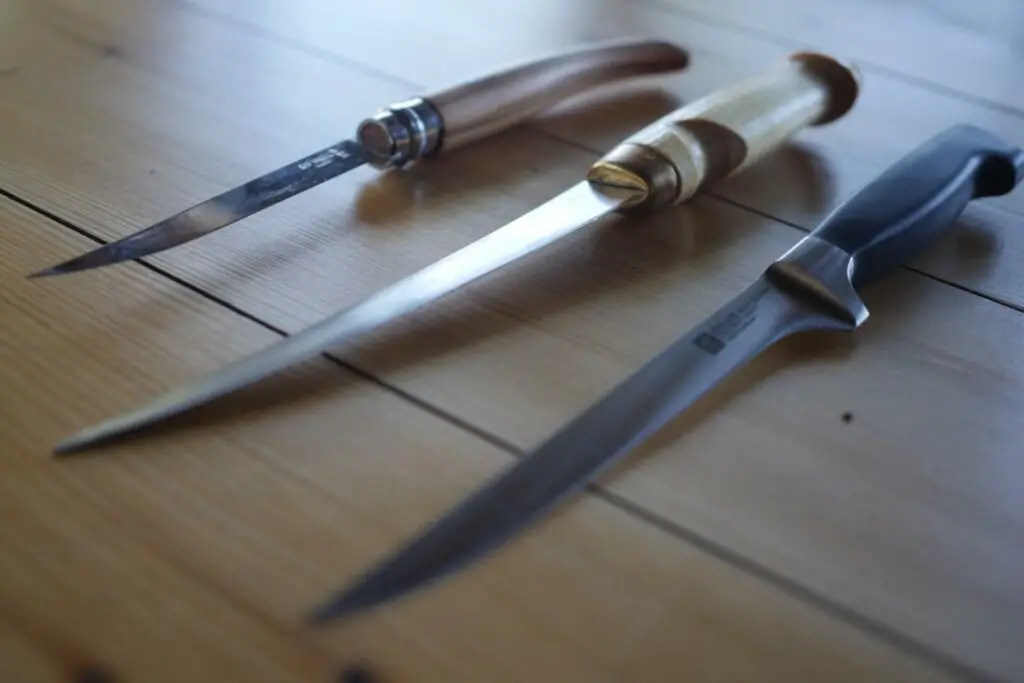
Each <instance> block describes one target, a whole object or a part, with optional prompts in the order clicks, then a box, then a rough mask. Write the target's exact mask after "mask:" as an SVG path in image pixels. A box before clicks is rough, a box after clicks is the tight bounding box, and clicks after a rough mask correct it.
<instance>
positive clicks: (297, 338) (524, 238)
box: [56, 52, 859, 454]
mask: <svg viewBox="0 0 1024 683" xmlns="http://www.w3.org/2000/svg"><path fill="white" fill-rule="evenodd" d="M858 92H859V77H858V75H857V72H856V71H855V70H853V69H852V68H851V67H848V66H846V65H844V64H843V63H841V62H839V61H837V60H835V59H833V58H831V57H828V56H826V55H822V54H818V53H808V52H801V53H795V54H793V55H790V57H789V58H788V59H785V60H782V61H781V62H779V63H778V64H776V65H775V66H774V68H771V69H768V70H766V71H765V72H763V73H761V74H759V75H756V76H752V77H750V78H748V79H746V80H744V81H740V82H738V83H735V84H733V85H731V86H729V87H726V88H723V89H721V90H718V91H715V92H712V93H711V94H708V95H706V96H704V97H702V98H701V99H699V100H696V101H695V102H692V103H691V104H688V105H685V106H683V107H681V108H679V109H677V110H676V111H674V112H672V113H670V114H668V115H666V116H664V117H661V118H659V119H657V120H656V121H653V122H652V123H650V124H649V125H648V126H646V127H644V128H643V129H642V130H640V131H638V132H637V133H635V134H634V135H632V136H630V137H628V138H627V139H625V140H624V141H623V142H622V143H621V144H619V145H617V146H616V147H615V148H614V149H612V150H611V152H609V153H608V154H607V155H605V156H604V157H602V158H601V159H600V160H598V161H597V162H595V163H594V164H593V165H592V166H591V168H590V170H589V173H588V175H587V178H586V179H585V180H583V181H582V182H580V183H578V184H577V185H575V186H573V187H570V188H569V189H568V190H566V191H564V192H563V193H562V194H560V195H558V196H557V197H555V198H554V199H551V200H550V201H548V202H546V203H544V204H542V205H540V206H539V207H537V208H536V209H534V210H532V211H530V212H528V213H526V214H524V215H523V216H520V217H519V218H517V219H516V220H514V221H512V222H511V223H509V224H507V225H505V226H504V227H502V228H499V229H498V230H496V231H494V232H492V233H490V234H488V235H486V236H484V237H482V238H481V239H479V240H477V241H476V242H473V243H472V244H470V245H468V246H466V247H463V248H462V249H460V250H458V251H456V252H454V253H452V254H450V255H449V256H447V257H445V258H443V259H441V260H439V261H437V262H435V263H433V264H432V265H429V266H427V267H426V268H424V269H422V270H420V271H419V272H416V273H413V274H412V275H410V276H408V277H406V278H404V279H402V280H399V281H398V282H396V283H394V284H392V285H390V286H388V287H386V288H384V289H382V290H380V291H378V292H377V293H375V294H373V295H371V296H370V297H369V298H367V299H364V300H363V301H362V302H360V303H358V304H356V305H354V306H352V307H350V308H348V309H346V310H343V311H341V312H339V313H336V314H334V315H332V316H330V317H328V318H326V319H324V320H323V321H321V322H319V323H316V324H315V325H313V326H311V327H309V328H306V329H305V330H303V331H301V332H299V333H298V334H296V335H294V336H291V337H289V338H287V339H284V340H282V341H281V342H279V343H276V344H274V345H273V346H270V347H268V348H266V349H263V350H261V351H258V352H256V353H255V354H253V355H251V356H249V357H248V358H244V359H242V360H239V361H236V362H235V363H232V364H230V365H227V366H225V367H224V368H222V369H220V370H217V371H215V372H213V373H212V374H210V375H207V376H206V377H203V378H200V379H199V380H198V381H196V382H194V383H192V384H190V385H186V386H183V387H181V388H179V389H176V390H173V391H171V392H170V393H168V394H166V395H164V396H163V397H160V398H157V399H156V400H155V401H154V402H153V403H150V404H149V405H146V406H143V407H142V408H140V409H138V410H135V411H133V412H130V413H128V414H126V415H123V416H120V417H116V418H113V419H111V420H108V421H106V422H103V423H101V424H99V425H97V426H95V427H92V428H89V429H86V430H85V431H82V432H80V433H78V434H77V435H74V436H72V437H71V438H70V439H68V440H66V441H64V442H63V443H61V444H58V445H57V447H56V451H57V453H58V454H63V453H70V452H72V451H77V450H80V449H82V448H84V447H86V446H88V445H91V444H94V443H97V442H99V441H101V440H105V439H108V438H110V437H113V436H118V435H121V434H125V433H127V432H129V431H133V430H136V429H138V428H140V427H142V426H144V425H147V424H150V423H153V422H156V421H158V420H162V419H164V418H167V417H170V416H172V415H176V414H179V413H181V412H183V411H185V410H187V409H190V408H193V407H195V406H198V405H201V404H204V403H206V402H208V401H210V400H212V399H214V398H216V397H218V396H222V395H224V394H227V393H228V392H231V391H234V390H236V389H239V388H241V387H243V386H246V385H248V384H251V383H252V382H255V381H257V380H259V379H262V378H264V377H266V376H268V375H270V374H271V373H273V372H275V371H278V370H281V369H283V368H285V367H286V366H288V365H290V364H292V363H295V362H298V361H300V360H303V359H305V358H309V357H310V356H313V355H315V354H318V353H321V352H322V351H323V350H325V349H327V348H328V347H330V346H331V345H333V344H336V343H338V342H341V341H343V340H346V339H350V338H352V337H354V336H356V335H358V334H359V333H362V332H366V331H368V330H370V329H372V328H375V327H377V326H379V325H382V324H383V323H386V322H387V321H389V320H391V319H393V318H395V317H397V316H399V315H402V314H404V313H408V312H410V311H412V310H414V309H417V308H419V307H421V306H423V305H425V304H427V303H429V302H430V301H433V300H434V299H437V298H438V297H441V296H443V295H445V294H447V293H449V292H451V291H453V290H455V289H456V288H458V287H460V286H462V285H465V284H467V283H469V282H471V281H473V280H476V279H477V278H479V277H481V276H483V275H486V274H488V273H490V272H492V271H495V270H497V269H498V268H501V267H503V266H505V265H507V264H509V263H511V262H512V261H514V260H516V259H517V258H519V257H521V256H524V255H526V254H529V253H531V252H533V251H536V250H538V249H540V248H542V247H544V246H546V245H548V244H550V243H552V242H554V241H556V240H557V239H559V238H560V237H563V236H565V235H567V234H569V233H571V232H573V231H575V230H577V229H579V228H581V227H583V226H584V225H587V224H589V223H591V222H593V221H595V220H597V219H599V218H601V217H602V216H605V215H606V214H609V213H612V212H613V211H630V210H637V209H641V208H646V209H664V208H666V207H669V206H671V205H674V204H678V203H680V202H682V201H684V200H686V199H688V198H690V197H692V196H693V195H694V194H695V193H696V192H697V191H698V190H700V189H702V188H704V187H705V186H707V185H708V184H710V183H713V182H715V181H718V180H721V179H723V178H725V177H727V176H730V175H733V174H734V173H736V172H738V171H740V170H742V169H745V168H747V167H748V166H750V165H751V164H753V163H755V162H756V161H758V160H759V159H761V158H762V157H764V156H765V155H766V154H768V153H769V152H771V151H773V150H775V149H776V148H778V147H779V146H781V145H782V144H783V143H784V142H785V141H786V140H787V139H789V138H790V137H792V136H793V135H795V134H796V133H797V132H799V131H800V130H801V129H803V128H804V127H806V126H808V125H821V124H824V123H827V122H831V121H834V120H835V119H837V118H839V117H840V116H842V115H844V114H845V113H846V112H847V111H848V110H849V109H850V107H852V106H853V103H854V100H855V99H856V98H857V95H858Z"/></svg>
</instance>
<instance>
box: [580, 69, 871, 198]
mask: <svg viewBox="0 0 1024 683" xmlns="http://www.w3.org/2000/svg"><path fill="white" fill-rule="evenodd" d="M859 91H860V76H859V74H858V72H857V71H856V69H854V68H853V67H852V66H848V65H845V64H843V63H841V62H839V61H837V60H836V59H834V58H832V57H829V56H827V55H823V54H818V53H812V52H799V53H795V54H793V55H790V57H789V59H787V60H785V61H784V62H783V63H781V64H779V65H777V66H776V67H775V68H773V69H771V70H769V71H767V72H766V73H764V74H761V75H759V76H756V77H754V78H750V79H747V80H745V81H742V82H740V83H737V84H735V85H732V86H730V87H727V88H723V89H721V90H718V91H715V92H713V93H711V94H710V95H706V96H705V97H703V98H701V99H699V100H697V101H695V102H692V103H690V104H688V105H685V106H683V107H681V108H679V109H677V110H676V111H674V112H672V113H670V114H668V115H666V116H663V117H662V118H660V119H658V120H657V121H655V122H654V123H652V124H650V125H649V126H647V127H646V128H644V129H643V130H641V131H639V132H637V133H635V134H634V135H631V136H630V137H629V138H627V139H626V140H624V141H623V142H622V143H621V144H620V145H618V146H616V147H615V149H613V150H612V151H611V152H609V153H608V154H607V155H605V156H604V157H603V158H602V159H601V160H600V161H598V162H597V163H595V164H594V166H593V167H592V168H591V170H590V173H589V175H588V179H589V180H591V182H594V183H597V184H605V185H612V186H616V187H627V188H632V189H637V190H638V191H639V192H638V198H637V200H636V202H635V204H648V205H653V206H661V205H666V204H674V203H679V202H682V201H684V200H686V199H688V198H689V197H691V196H693V195H694V194H695V193H696V192H697V191H698V190H700V189H702V188H703V187H705V186H707V185H708V184H711V183H714V182H717V181H719V180H722V179H724V178H727V177H729V176H731V175H734V174H736V173H738V172H740V171H741V170H743V169H745V168H747V167H748V166H750V165H751V164H754V163H756V162H757V161H758V160H760V159H761V158H763V157H764V156H765V155H767V154H769V153H770V152H773V151H774V150H776V149H778V148H779V147H780V146H781V145H782V144H784V143H785V142H786V141H788V140H789V139H790V138H791V137H793V136H794V135H796V134H797V133H798V132H799V131H800V130H801V129H803V128H804V127H806V126H817V125H822V124H825V123H829V122H831V121H834V120H836V119H838V118H840V117H842V116H843V115H845V114H846V113H847V112H848V111H849V110H850V109H851V108H852V107H853V104H854V102H855V101H856V99H857V97H858V94H859Z"/></svg>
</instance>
